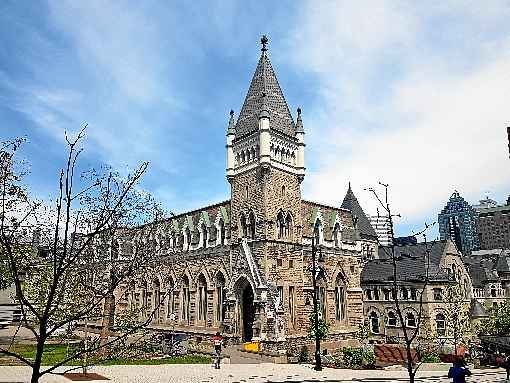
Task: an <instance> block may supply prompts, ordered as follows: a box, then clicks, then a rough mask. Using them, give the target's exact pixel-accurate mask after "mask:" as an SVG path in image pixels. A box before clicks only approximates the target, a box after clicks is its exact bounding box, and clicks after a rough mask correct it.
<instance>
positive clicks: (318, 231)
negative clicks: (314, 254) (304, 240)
mask: <svg viewBox="0 0 510 383" xmlns="http://www.w3.org/2000/svg"><path fill="white" fill-rule="evenodd" d="M313 236H314V238H315V244H316V245H320V244H321V243H322V223H321V221H320V219H317V220H316V221H315V225H314V227H313Z"/></svg>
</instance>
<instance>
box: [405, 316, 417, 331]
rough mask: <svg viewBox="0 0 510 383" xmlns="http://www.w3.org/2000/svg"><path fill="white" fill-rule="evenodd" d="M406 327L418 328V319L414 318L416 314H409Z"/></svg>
mask: <svg viewBox="0 0 510 383" xmlns="http://www.w3.org/2000/svg"><path fill="white" fill-rule="evenodd" d="M406 326H407V327H412V328H414V327H416V318H415V317H414V314H412V313H407V315H406Z"/></svg>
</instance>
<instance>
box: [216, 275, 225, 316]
mask: <svg viewBox="0 0 510 383" xmlns="http://www.w3.org/2000/svg"><path fill="white" fill-rule="evenodd" d="M224 320H225V277H224V276H223V273H222V272H221V271H220V272H218V274H216V322H218V323H222V322H223V321H224Z"/></svg>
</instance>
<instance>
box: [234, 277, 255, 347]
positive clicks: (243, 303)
mask: <svg viewBox="0 0 510 383" xmlns="http://www.w3.org/2000/svg"><path fill="white" fill-rule="evenodd" d="M235 291H236V298H237V323H238V325H237V328H238V330H239V333H240V335H241V339H242V340H243V342H249V341H251V339H252V338H253V322H254V320H255V307H254V305H253V299H254V294H253V288H252V287H251V284H250V282H248V280H247V279H246V278H244V277H243V278H241V279H239V280H238V281H237V282H236V289H235Z"/></svg>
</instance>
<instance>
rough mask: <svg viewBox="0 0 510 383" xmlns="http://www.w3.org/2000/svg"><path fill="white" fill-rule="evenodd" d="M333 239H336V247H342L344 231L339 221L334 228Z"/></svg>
mask: <svg viewBox="0 0 510 383" xmlns="http://www.w3.org/2000/svg"><path fill="white" fill-rule="evenodd" d="M333 239H334V241H335V247H340V244H341V242H342V231H341V230H340V224H339V223H338V222H337V223H336V224H335V228H334V229H333Z"/></svg>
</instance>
